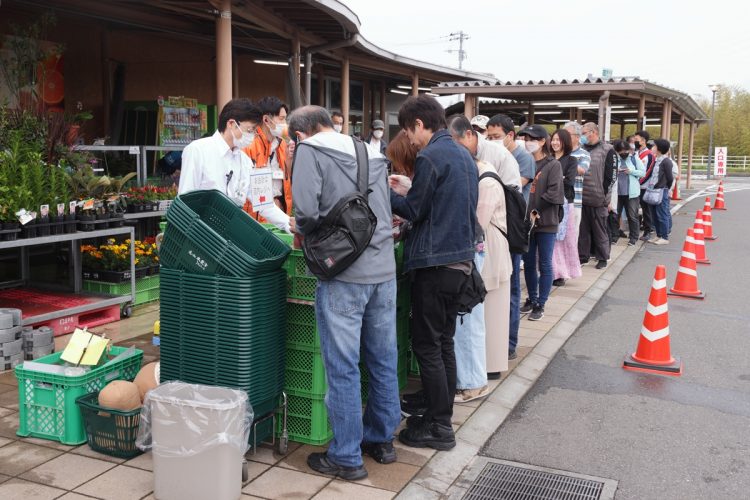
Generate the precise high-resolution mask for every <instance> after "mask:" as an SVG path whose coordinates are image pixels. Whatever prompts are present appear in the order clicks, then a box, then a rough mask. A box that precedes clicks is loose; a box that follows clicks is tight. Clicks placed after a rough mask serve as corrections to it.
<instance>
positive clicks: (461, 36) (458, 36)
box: [446, 30, 469, 69]
mask: <svg viewBox="0 0 750 500" xmlns="http://www.w3.org/2000/svg"><path fill="white" fill-rule="evenodd" d="M468 39H469V35H467V34H466V33H464V32H463V30H461V31H458V32H454V33H451V34H450V41H451V42H455V41H456V40H458V50H448V51H446V52H458V69H463V67H464V59H466V51H464V40H468Z"/></svg>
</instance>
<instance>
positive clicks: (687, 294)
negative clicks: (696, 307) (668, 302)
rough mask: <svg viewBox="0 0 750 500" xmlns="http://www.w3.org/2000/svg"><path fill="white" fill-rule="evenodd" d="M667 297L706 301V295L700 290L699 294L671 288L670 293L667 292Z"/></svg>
mask: <svg viewBox="0 0 750 500" xmlns="http://www.w3.org/2000/svg"><path fill="white" fill-rule="evenodd" d="M667 295H674V296H675V297H687V298H688V299H701V300H703V299H705V298H706V294H705V293H703V292H701V291H700V290H698V291H697V292H682V291H680V290H675V289H674V288H670V289H669V291H667Z"/></svg>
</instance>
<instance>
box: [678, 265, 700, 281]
mask: <svg viewBox="0 0 750 500" xmlns="http://www.w3.org/2000/svg"><path fill="white" fill-rule="evenodd" d="M677 271H678V272H680V273H684V274H689V275H690V276H695V277H696V278H697V277H698V273H697V272H696V270H695V269H688V268H687V267H682V266H680V267H679V269H677Z"/></svg>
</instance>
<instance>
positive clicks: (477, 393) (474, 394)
mask: <svg viewBox="0 0 750 500" xmlns="http://www.w3.org/2000/svg"><path fill="white" fill-rule="evenodd" d="M489 393H490V390H489V388H488V387H487V386H486V385H485V386H484V387H480V388H479V389H463V390H459V391H456V397H455V398H454V399H453V402H454V403H468V402H469V401H474V400H475V399H479V398H483V397H485V396H486V395H487V394H489Z"/></svg>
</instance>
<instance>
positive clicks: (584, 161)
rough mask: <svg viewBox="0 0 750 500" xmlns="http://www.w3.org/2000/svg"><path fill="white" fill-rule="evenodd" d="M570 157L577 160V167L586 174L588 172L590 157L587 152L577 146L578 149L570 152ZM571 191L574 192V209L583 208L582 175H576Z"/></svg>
mask: <svg viewBox="0 0 750 500" xmlns="http://www.w3.org/2000/svg"><path fill="white" fill-rule="evenodd" d="M570 156H572V157H573V158H575V159H576V160H578V166H579V167H581V168H582V169H584V170H585V171H586V172H588V171H589V165H591V155H590V154H589V152H588V151H586V150H585V149H583V148H582V147H580V146H578V149H576V150H575V151H571V153H570ZM573 189H574V190H575V200H574V201H573V203H574V204H575V207H576V208H581V206H583V202H582V200H583V176H582V175H576V182H575V184H574V185H573Z"/></svg>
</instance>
